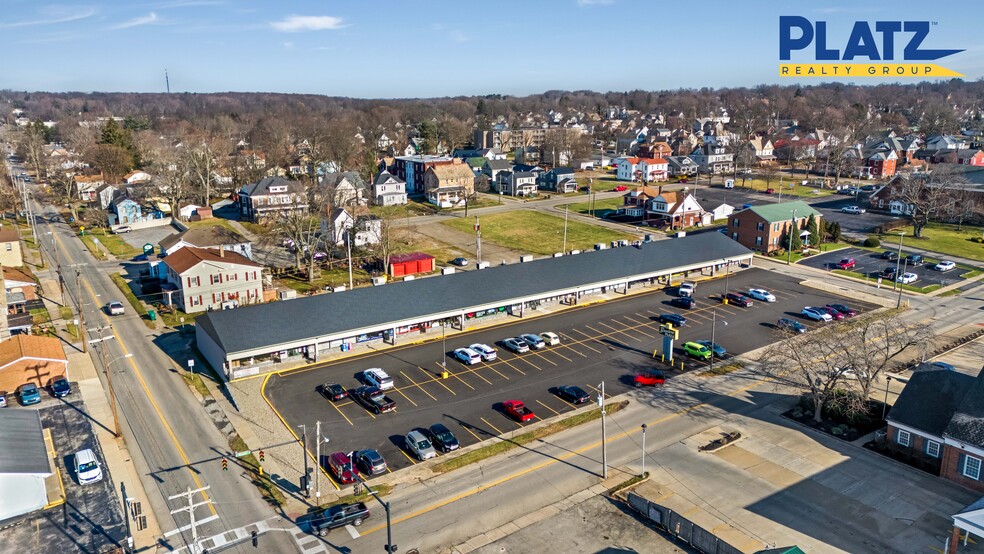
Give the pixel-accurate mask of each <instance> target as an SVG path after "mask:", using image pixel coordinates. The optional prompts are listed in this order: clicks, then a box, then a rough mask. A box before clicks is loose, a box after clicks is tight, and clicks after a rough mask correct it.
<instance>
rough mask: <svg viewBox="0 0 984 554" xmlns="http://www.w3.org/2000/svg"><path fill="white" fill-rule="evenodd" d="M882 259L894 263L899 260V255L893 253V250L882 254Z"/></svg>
mask: <svg viewBox="0 0 984 554" xmlns="http://www.w3.org/2000/svg"><path fill="white" fill-rule="evenodd" d="M881 258H882V259H883V260H891V261H893V262H894V261H895V260H897V259H899V253H898V252H893V251H892V250H886V251H884V252H882V254H881Z"/></svg>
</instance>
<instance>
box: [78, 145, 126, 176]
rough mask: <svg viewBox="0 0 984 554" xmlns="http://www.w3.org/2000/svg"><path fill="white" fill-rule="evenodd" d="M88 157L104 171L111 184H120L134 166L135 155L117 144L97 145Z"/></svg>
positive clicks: (90, 150) (91, 149)
mask: <svg viewBox="0 0 984 554" xmlns="http://www.w3.org/2000/svg"><path fill="white" fill-rule="evenodd" d="M86 157H87V158H88V159H89V160H91V161H92V163H93V164H95V166H96V167H98V168H99V171H102V173H103V175H105V177H106V181H107V182H109V183H119V182H121V181H122V180H123V176H124V175H126V173H127V171H129V170H130V167H132V164H133V154H131V153H130V152H129V151H127V149H126V148H122V147H120V146H116V145H115V144H95V145H93V146H92V148H90V149H89V152H88V153H87V154H86Z"/></svg>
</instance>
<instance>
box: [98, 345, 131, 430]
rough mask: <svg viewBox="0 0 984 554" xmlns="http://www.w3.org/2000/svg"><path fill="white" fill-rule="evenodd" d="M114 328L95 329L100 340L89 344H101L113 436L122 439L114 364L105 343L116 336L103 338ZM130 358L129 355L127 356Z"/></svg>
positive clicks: (100, 354)
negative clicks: (107, 352)
mask: <svg viewBox="0 0 984 554" xmlns="http://www.w3.org/2000/svg"><path fill="white" fill-rule="evenodd" d="M111 328H112V327H110V326H106V327H100V328H98V329H94V330H95V331H99V338H98V339H92V340H90V341H89V342H91V343H98V344H99V357H100V358H102V365H103V372H104V373H105V374H106V388H108V389H109V406H110V408H112V410H113V436H115V437H116V438H120V416H119V412H118V411H117V408H116V389H114V388H113V372H112V371H110V367H109V366H110V365H112V362H110V361H109V357H108V356H107V355H106V345H105V342H106V341H107V340H109V339H112V338H115V337H114V336H108V337H104V336H103V331H105V330H106V329H111ZM125 356H126V357H129V354H127V355H125Z"/></svg>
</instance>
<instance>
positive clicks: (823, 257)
mask: <svg viewBox="0 0 984 554" xmlns="http://www.w3.org/2000/svg"><path fill="white" fill-rule="evenodd" d="M881 253H882V251H878V252H872V251H870V250H864V249H862V248H842V249H840V250H834V251H832V252H826V253H824V254H818V255H815V256H810V257H809V258H804V259H802V260H800V262H799V264H800V265H805V266H809V267H815V268H818V269H826V270H831V269H836V267H835V266H834V264H836V263H837V262H839V261H841V260H843V259H845V258H854V261H855V263H856V264H857V265H855V266H854V269H851V270H850V271H854V272H857V273H861V274H863V275H867V276H868V277H871V278H872V279H876V278H877V277H878V276H879V275H880V274H881V272H882V271H883V270H885V268H888V267H891V268H893V269H894V268H895V264H896V262H895V261H889V260H884V259H882V257H881ZM906 255H908V253H907V252H906V251H905V250H902V258H903V259H902V264H901V265H899V269H901V270H903V271H906V272H911V273H915V274H916V275H918V276H919V279H918V280H917V281H916V282H915V283H911V284H912V286H914V287H928V286H930V285H939V286H941V287H945V286H948V285H952V284H954V283H959V282H961V281H964V280H965V279H963V278H962V277H961V275H963V274H964V273H966V272H968V271H971V270H972V269H974V268H972V267H969V266H961V265H958V266H957V267H956V268H955V269H951V270H950V271H945V272H943V271H936V270H935V269H933V266H934V265H936V262H937V261H938V260H936V259H930V258H926V260H927V261H926V262H923V263H920V264H919V265H918V267H913V266H912V265H909V264H906V261H905V256H906ZM882 286H889V287H891V286H892V282H891V281H890V280H888V279H886V280H885V281H884V283H883V285H882Z"/></svg>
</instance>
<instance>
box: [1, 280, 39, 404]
mask: <svg viewBox="0 0 984 554" xmlns="http://www.w3.org/2000/svg"><path fill="white" fill-rule="evenodd" d="M37 286H38V284H37V280H36V278H35V277H34V275H33V274H32V273H31V272H30V270H28V269H27V268H21V269H17V268H13V267H4V268H3V288H4V293H5V296H6V298H7V300H6V301H7V312H6V321H7V324H6V328H7V331H8V332H9V333H10V334H11V335H15V334H18V333H27V334H30V332H31V328H32V327H33V326H34V316H33V315H31V309H33V308H34V307H36V306H38V305H39V304H40V301H39V300H38V294H37ZM0 390H2V389H0Z"/></svg>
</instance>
